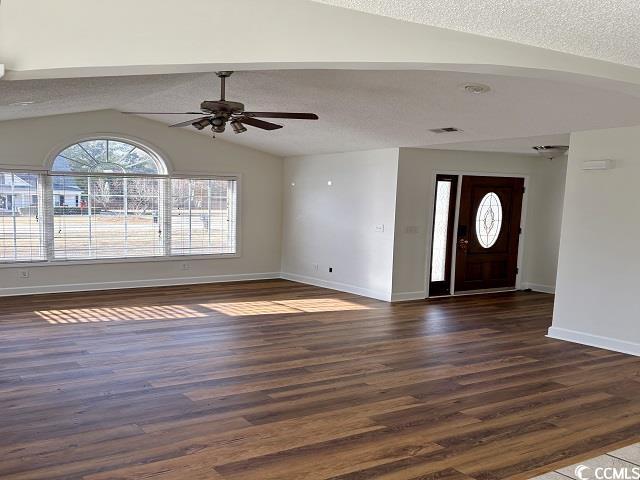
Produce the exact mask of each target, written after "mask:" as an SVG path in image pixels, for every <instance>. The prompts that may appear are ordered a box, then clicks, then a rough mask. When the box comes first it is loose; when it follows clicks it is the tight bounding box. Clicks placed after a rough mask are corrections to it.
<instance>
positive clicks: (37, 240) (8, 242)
mask: <svg viewBox="0 0 640 480" xmlns="http://www.w3.org/2000/svg"><path fill="white" fill-rule="evenodd" d="M40 191H41V185H40V177H39V176H38V175H34V174H33V173H23V172H0V262H33V261H41V260H45V259H46V255H45V248H44V228H43V222H42V215H41V209H42V205H41V195H40Z"/></svg>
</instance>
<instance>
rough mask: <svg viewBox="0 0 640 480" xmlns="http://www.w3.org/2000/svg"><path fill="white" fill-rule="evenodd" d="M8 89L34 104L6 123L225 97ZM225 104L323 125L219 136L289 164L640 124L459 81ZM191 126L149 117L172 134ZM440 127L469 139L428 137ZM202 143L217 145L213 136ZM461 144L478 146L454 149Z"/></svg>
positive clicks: (310, 79) (270, 75) (309, 86)
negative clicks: (308, 116)
mask: <svg viewBox="0 0 640 480" xmlns="http://www.w3.org/2000/svg"><path fill="white" fill-rule="evenodd" d="M469 82H472V83H482V84H486V85H488V86H490V87H491V91H490V92H488V93H485V94H480V95H477V94H475V95H474V94H469V93H467V92H465V91H464V89H463V88H462V86H463V85H465V84H467V83H469ZM2 87H3V90H2V99H3V103H5V104H6V103H13V102H19V101H22V100H33V101H35V102H36V103H35V104H33V105H29V106H25V107H21V106H5V107H4V108H0V120H8V119H15V118H28V117H34V116H44V115H54V114H60V113H73V112H78V111H90V110H99V109H115V110H120V111H131V110H133V111H150V112H166V111H168V112H182V111H193V110H197V109H198V107H199V104H200V102H201V101H202V100H204V99H210V100H213V99H217V98H218V95H219V90H218V89H219V83H218V79H217V78H216V76H215V75H214V74H212V73H205V74H202V73H200V74H177V75H148V76H133V77H129V76H127V77H102V78H84V79H83V78H76V79H55V80H53V79H51V80H21V81H11V82H3V84H2ZM227 96H228V98H229V99H231V100H237V101H241V102H243V103H245V105H246V106H247V108H248V109H251V110H263V111H264V110H267V111H271V110H276V111H310V112H315V113H317V114H318V115H319V116H320V120H318V121H300V120H283V121H282V122H281V123H282V124H283V125H285V128H283V129H281V130H277V131H273V132H265V131H262V130H257V129H254V128H249V131H247V132H245V133H242V134H240V135H235V134H234V133H233V132H232V131H231V130H230V129H229V130H228V131H227V132H225V133H224V134H222V135H219V136H218V137H219V138H220V139H222V140H226V141H231V142H234V143H239V144H242V145H245V146H249V147H252V148H256V149H259V150H263V151H267V152H271V153H274V154H278V155H283V156H290V155H299V154H317V153H328V152H340V151H353V150H368V149H376V148H389V147H399V146H405V147H437V146H445V148H467V149H472V147H477V148H479V149H495V150H501V148H500V142H496V139H506V138H520V137H530V136H541V135H545V136H549V135H551V137H546V138H547V141H546V142H545V141H544V138H543V139H539V140H537V141H536V140H534V139H531V140H522V141H521V142H520V143H518V144H513V143H507V144H505V146H506V147H508V148H507V151H530V147H531V146H533V144H534V143H532V142H535V144H537V143H549V142H551V141H552V140H554V139H556V140H557V139H558V137H555V135H558V134H566V133H567V132H571V131H576V130H585V129H595V128H605V127H610V126H624V125H633V124H640V98H638V97H633V96H628V95H626V94H623V93H619V92H613V91H607V90H602V89H599V88H595V87H589V86H580V85H574V84H570V83H565V82H558V81H550V80H542V79H528V78H520V77H509V76H501V75H480V74H468V73H461V72H441V71H407V70H403V71H366V70H278V71H244V72H236V73H235V74H234V75H233V76H232V77H231V78H230V79H229V80H228V86H227ZM193 117H194V116H193V115H185V116H183V115H157V116H156V115H149V116H148V118H151V119H153V120H157V121H159V122H162V123H163V124H167V125H168V124H171V123H176V122H180V121H183V120H188V119H190V118H193ZM440 127H457V128H460V129H462V130H463V132H458V133H451V134H435V133H432V132H430V131H429V130H430V129H436V128H440ZM188 128H191V127H188ZM194 132H195V130H194ZM201 134H204V135H211V133H210V132H209V131H208V130H204V131H202V132H201ZM562 138H565V137H562ZM488 140H493V142H489V143H486V141H488ZM461 142H474V143H473V144H471V145H470V146H468V147H464V146H462V147H456V146H451V147H449V146H448V145H447V144H451V143H454V144H457V143H461ZM478 142H480V144H478ZM482 142H485V143H482ZM483 146H484V147H483Z"/></svg>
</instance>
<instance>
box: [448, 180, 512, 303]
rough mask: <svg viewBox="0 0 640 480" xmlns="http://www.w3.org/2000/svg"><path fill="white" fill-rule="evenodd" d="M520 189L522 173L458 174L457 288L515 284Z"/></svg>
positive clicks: (484, 287) (482, 287)
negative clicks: (493, 174) (459, 189)
mask: <svg viewBox="0 0 640 480" xmlns="http://www.w3.org/2000/svg"><path fill="white" fill-rule="evenodd" d="M523 194H524V179H523V178H511V177H475V176H464V177H463V178H462V189H461V195H460V205H459V219H458V231H457V241H456V262H455V263H456V270H455V272H456V273H455V291H456V292H461V291H469V290H483V289H490V288H514V287H515V285H516V275H517V274H518V243H519V240H520V215H521V211H522V197H523Z"/></svg>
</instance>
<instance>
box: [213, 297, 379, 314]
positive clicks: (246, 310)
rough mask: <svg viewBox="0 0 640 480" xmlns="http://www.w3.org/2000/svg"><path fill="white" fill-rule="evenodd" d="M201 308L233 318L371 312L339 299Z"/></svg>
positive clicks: (281, 301)
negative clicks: (288, 314) (349, 311)
mask: <svg viewBox="0 0 640 480" xmlns="http://www.w3.org/2000/svg"><path fill="white" fill-rule="evenodd" d="M200 306H201V307H204V308H208V309H210V310H213V311H216V312H218V313H223V314H225V315H229V316H231V317H239V316H244V315H274V314H285V313H314V312H343V311H348V310H369V307H367V306H365V305H360V304H357V303H353V302H347V301H346V300H340V299H337V298H314V299H300V300H267V301H258V302H231V303H204V304H201V305H200Z"/></svg>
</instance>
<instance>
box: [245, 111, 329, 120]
mask: <svg viewBox="0 0 640 480" xmlns="http://www.w3.org/2000/svg"><path fill="white" fill-rule="evenodd" d="M242 115H245V116H247V117H252V118H253V117H260V118H294V119H297V120H318V115H316V114H315V113H294V112H291V113H287V112H243V113H242Z"/></svg>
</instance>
